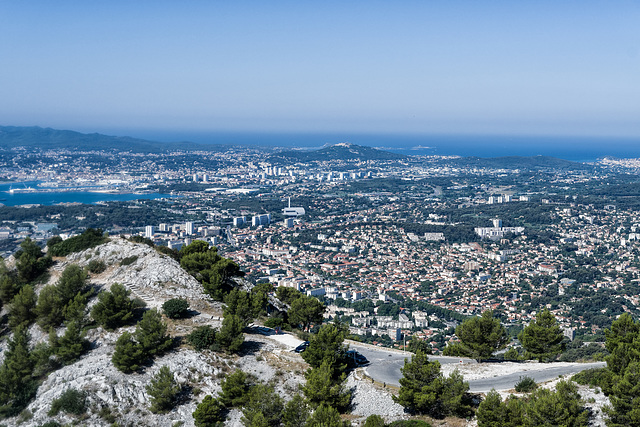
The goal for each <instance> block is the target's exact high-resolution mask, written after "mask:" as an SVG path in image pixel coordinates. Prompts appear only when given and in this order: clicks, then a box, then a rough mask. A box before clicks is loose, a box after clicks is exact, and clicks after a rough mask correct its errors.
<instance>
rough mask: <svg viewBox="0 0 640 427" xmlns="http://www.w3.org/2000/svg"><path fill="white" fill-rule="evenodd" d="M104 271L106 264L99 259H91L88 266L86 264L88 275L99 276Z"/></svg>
mask: <svg viewBox="0 0 640 427" xmlns="http://www.w3.org/2000/svg"><path fill="white" fill-rule="evenodd" d="M106 269H107V264H105V263H104V261H101V260H99V259H92V260H91V261H89V264H87V270H88V271H89V273H93V274H100V273H102V272H104V271H105V270H106Z"/></svg>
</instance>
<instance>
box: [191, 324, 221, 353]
mask: <svg viewBox="0 0 640 427" xmlns="http://www.w3.org/2000/svg"><path fill="white" fill-rule="evenodd" d="M187 340H188V341H189V344H191V345H192V346H193V347H194V348H195V349H196V350H200V351H201V350H205V349H209V350H214V349H215V343H216V330H215V329H213V328H212V327H211V326H209V325H206V326H198V327H197V328H196V329H194V330H193V331H192V332H191V333H190V334H189V335H188V336H187Z"/></svg>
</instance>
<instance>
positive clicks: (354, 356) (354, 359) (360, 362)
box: [345, 350, 369, 367]
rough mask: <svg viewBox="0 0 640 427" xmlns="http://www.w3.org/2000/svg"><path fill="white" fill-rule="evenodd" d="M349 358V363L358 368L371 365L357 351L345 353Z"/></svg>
mask: <svg viewBox="0 0 640 427" xmlns="http://www.w3.org/2000/svg"><path fill="white" fill-rule="evenodd" d="M345 356H347V363H348V364H349V365H350V366H353V367H358V366H366V365H368V364H369V360H367V358H366V357H364V356H363V355H362V354H360V353H358V352H357V351H355V350H349V351H347V352H346V353H345Z"/></svg>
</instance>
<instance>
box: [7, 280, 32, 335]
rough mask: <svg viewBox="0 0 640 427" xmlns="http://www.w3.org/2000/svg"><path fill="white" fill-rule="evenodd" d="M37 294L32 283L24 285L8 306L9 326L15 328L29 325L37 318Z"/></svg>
mask: <svg viewBox="0 0 640 427" xmlns="http://www.w3.org/2000/svg"><path fill="white" fill-rule="evenodd" d="M36 301H37V298H36V294H35V292H34V291H33V287H31V285H24V286H23V287H22V289H20V291H19V292H18V295H16V296H15V297H14V298H13V299H12V300H11V303H10V304H9V306H8V307H7V309H8V311H9V327H10V328H11V329H13V330H16V329H17V328H23V327H27V326H29V325H30V324H31V322H33V321H34V320H35V318H36V313H35V308H36Z"/></svg>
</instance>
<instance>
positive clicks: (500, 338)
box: [456, 310, 509, 360]
mask: <svg viewBox="0 0 640 427" xmlns="http://www.w3.org/2000/svg"><path fill="white" fill-rule="evenodd" d="M456 335H457V336H458V338H460V341H462V344H463V345H464V346H465V347H466V348H468V349H469V350H470V351H471V354H472V355H473V357H474V358H475V359H478V360H481V359H486V358H488V357H491V356H492V355H493V353H495V352H496V351H498V350H501V349H503V348H505V347H506V346H507V343H508V342H509V335H508V334H507V330H506V329H505V327H504V326H502V325H501V324H500V320H499V319H496V318H494V317H493V311H492V310H487V311H485V312H484V313H482V316H481V317H474V318H471V319H469V320H466V321H464V322H463V323H461V324H460V325H459V326H458V327H457V328H456Z"/></svg>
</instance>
